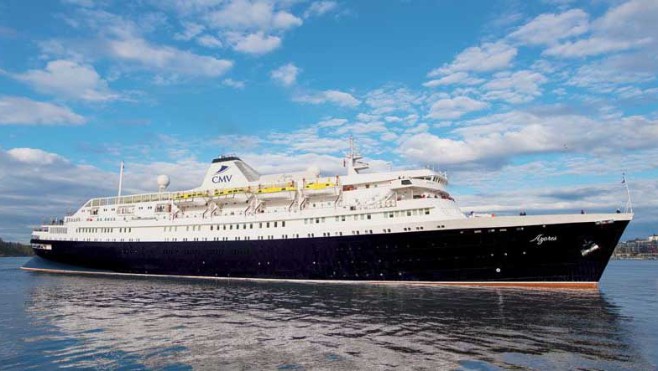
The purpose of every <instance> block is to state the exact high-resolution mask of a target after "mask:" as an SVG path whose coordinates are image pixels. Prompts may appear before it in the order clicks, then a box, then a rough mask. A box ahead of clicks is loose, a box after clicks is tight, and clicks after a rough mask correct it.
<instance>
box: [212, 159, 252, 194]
mask: <svg viewBox="0 0 658 371" xmlns="http://www.w3.org/2000/svg"><path fill="white" fill-rule="evenodd" d="M259 178H260V174H258V172H257V171H256V170H254V169H252V168H251V166H249V165H247V164H246V163H244V162H242V160H240V158H238V157H235V156H225V157H219V158H216V159H214V160H213V161H212V164H211V165H210V167H209V168H208V171H207V172H206V176H205V178H204V179H203V183H202V184H201V187H199V189H216V188H235V187H246V186H247V185H248V184H249V182H254V181H257V180H258V179H259Z"/></svg>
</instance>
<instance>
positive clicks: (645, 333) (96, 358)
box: [0, 258, 658, 370]
mask: <svg viewBox="0 0 658 371" xmlns="http://www.w3.org/2000/svg"><path fill="white" fill-rule="evenodd" d="M27 260H28V259H26V258H0V368H6V369H28V368H39V369H44V368H47V369H52V368H55V367H74V368H101V369H103V368H106V369H116V368H124V369H151V368H156V369H189V368H195V369H226V370H261V369H264V370H354V369H378V370H393V369H400V370H407V369H418V370H437V369H468V370H482V369H498V368H522V369H523V368H531V369H567V368H568V369H575V368H579V369H633V370H636V369H641V370H647V369H648V370H652V369H656V368H657V365H658V261H613V262H611V264H610V266H609V267H608V269H607V270H606V273H605V276H604V279H603V281H602V288H601V291H600V292H577V291H574V292H564V291H525V290H514V289H479V288H466V289H463V288H449V287H445V288H436V287H432V288H420V287H381V286H367V285H330V284H326V285H311V284H289V283H245V282H223V281H216V282H215V281H198V280H180V279H158V278H114V277H101V276H67V275H56V274H43V273H30V272H25V271H21V270H19V269H18V268H19V267H20V266H21V265H23V264H24V263H25V262H27Z"/></svg>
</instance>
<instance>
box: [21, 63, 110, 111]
mask: <svg viewBox="0 0 658 371" xmlns="http://www.w3.org/2000/svg"><path fill="white" fill-rule="evenodd" d="M13 77H14V78H16V79H18V80H20V81H23V82H25V83H27V84H29V85H31V86H32V87H33V88H34V89H36V90H37V91H39V92H42V93H47V94H54V95H57V96H59V97H63V98H70V99H81V100H87V101H109V100H115V99H118V98H119V94H117V93H114V92H112V91H111V90H110V89H109V87H108V85H107V81H105V80H103V79H102V78H101V77H100V75H98V73H97V72H96V70H95V69H94V67H92V66H90V65H84V64H78V63H77V62H72V61H67V60H55V61H51V62H48V64H47V65H46V68H45V70H29V71H27V72H25V73H22V74H15V75H13Z"/></svg>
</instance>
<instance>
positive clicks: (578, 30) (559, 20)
mask: <svg viewBox="0 0 658 371" xmlns="http://www.w3.org/2000/svg"><path fill="white" fill-rule="evenodd" d="M588 30H589V15H588V14H587V13H585V12H584V11H582V10H580V9H571V10H568V11H566V12H564V13H560V14H552V13H549V14H542V15H540V16H538V17H536V18H535V19H533V20H532V21H530V22H528V23H526V24H525V25H523V26H521V27H519V29H517V30H516V31H514V32H512V33H511V34H510V37H512V38H514V39H517V40H519V41H521V42H523V43H526V44H535V45H542V44H554V43H556V42H558V41H559V40H561V39H564V38H567V37H573V36H579V35H582V34H584V33H586V32H587V31H588Z"/></svg>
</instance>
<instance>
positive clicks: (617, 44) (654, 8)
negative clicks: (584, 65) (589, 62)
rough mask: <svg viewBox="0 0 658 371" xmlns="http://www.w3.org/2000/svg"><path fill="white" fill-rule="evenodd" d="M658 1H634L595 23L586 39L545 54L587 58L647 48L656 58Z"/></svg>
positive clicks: (622, 5)
mask: <svg viewBox="0 0 658 371" xmlns="http://www.w3.org/2000/svg"><path fill="white" fill-rule="evenodd" d="M656 19H658V2H656V1H653V0H631V1H627V2H625V3H622V4H621V5H619V6H616V7H613V8H611V9H610V10H608V11H607V12H606V13H605V14H604V15H603V16H602V17H600V18H598V19H596V20H595V21H594V22H592V27H591V29H592V34H591V35H590V36H589V37H588V38H585V39H581V40H576V41H571V42H564V43H562V44H560V45H554V46H552V47H551V48H549V49H547V50H546V51H544V54H546V55H551V56H556V57H565V58H571V57H587V56H593V55H600V54H606V53H612V52H618V51H623V50H627V49H633V48H641V47H647V48H648V49H650V53H651V54H654V55H655V52H654V50H655V48H656V47H657V46H658V25H657V24H656Z"/></svg>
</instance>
